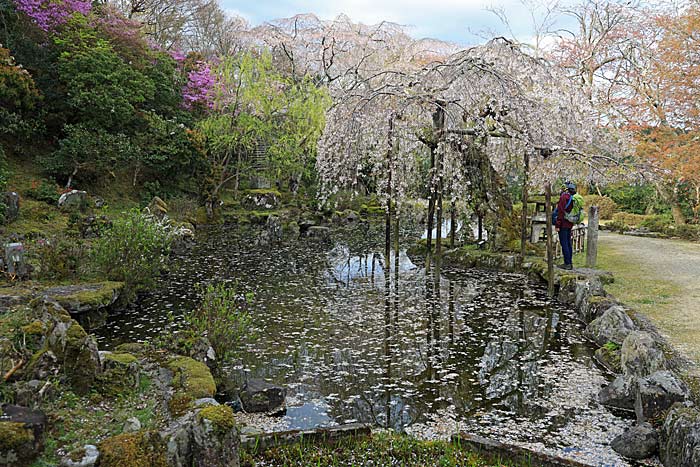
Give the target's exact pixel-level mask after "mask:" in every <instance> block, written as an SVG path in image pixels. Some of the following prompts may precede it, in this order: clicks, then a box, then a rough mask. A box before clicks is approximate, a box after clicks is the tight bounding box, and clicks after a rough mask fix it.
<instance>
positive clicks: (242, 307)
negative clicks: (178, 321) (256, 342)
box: [185, 284, 251, 369]
mask: <svg viewBox="0 0 700 467" xmlns="http://www.w3.org/2000/svg"><path fill="white" fill-rule="evenodd" d="M202 293H203V297H202V303H201V304H200V305H199V307H198V308H197V309H195V310H193V311H191V312H189V313H187V314H185V329H186V331H185V332H186V334H185V338H186V339H188V340H191V339H196V338H199V337H201V336H204V337H207V338H208V339H209V342H210V343H211V346H212V348H213V349H214V352H216V359H217V362H218V364H219V369H221V365H222V364H226V363H228V362H231V360H232V359H233V358H235V356H236V355H237V354H238V352H239V350H240V346H241V342H242V341H243V338H244V337H245V336H246V334H247V333H248V331H249V328H250V323H251V318H250V313H249V312H248V302H249V299H248V297H245V296H242V295H238V294H237V293H236V291H235V289H233V288H230V287H226V285H225V284H217V285H211V284H209V285H207V286H206V287H205V288H203V289H202Z"/></svg>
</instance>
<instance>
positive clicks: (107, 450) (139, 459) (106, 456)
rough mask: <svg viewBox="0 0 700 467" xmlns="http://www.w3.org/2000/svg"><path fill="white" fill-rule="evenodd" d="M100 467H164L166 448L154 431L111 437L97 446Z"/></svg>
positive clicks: (165, 463) (165, 464)
mask: <svg viewBox="0 0 700 467" xmlns="http://www.w3.org/2000/svg"><path fill="white" fill-rule="evenodd" d="M98 449H99V450H100V467H125V466H129V467H166V466H167V460H166V446H165V442H164V441H163V439H162V438H161V437H160V435H159V434H158V432H156V431H138V432H136V433H124V434H121V435H117V436H112V437H111V438H107V439H105V440H104V441H102V442H100V443H99V445H98Z"/></svg>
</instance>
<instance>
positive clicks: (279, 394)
mask: <svg viewBox="0 0 700 467" xmlns="http://www.w3.org/2000/svg"><path fill="white" fill-rule="evenodd" d="M239 397H240V399H241V403H242V404H243V410H245V411H246V412H249V413H256V412H265V413H276V412H282V411H284V409H285V403H284V402H285V398H286V397H287V390H286V389H285V388H283V387H281V386H276V385H274V384H270V383H268V382H266V381H263V380H260V379H252V380H250V381H246V383H245V384H244V385H243V387H242V388H241V393H240V395H239Z"/></svg>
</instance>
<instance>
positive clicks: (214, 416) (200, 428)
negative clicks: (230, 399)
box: [191, 405, 241, 467]
mask: <svg viewBox="0 0 700 467" xmlns="http://www.w3.org/2000/svg"><path fill="white" fill-rule="evenodd" d="M240 443H241V440H240V436H239V434H238V429H237V427H236V421H235V419H234V417H233V410H232V409H231V407H228V406H226V405H211V406H208V407H205V408H203V409H201V410H200V411H199V412H198V413H197V415H196V416H195V423H194V425H193V427H192V464H191V465H193V466H195V467H238V466H239V465H240V463H239V454H238V451H239V448H240Z"/></svg>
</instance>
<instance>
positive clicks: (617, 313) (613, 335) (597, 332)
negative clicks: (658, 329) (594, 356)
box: [586, 306, 636, 345]
mask: <svg viewBox="0 0 700 467" xmlns="http://www.w3.org/2000/svg"><path fill="white" fill-rule="evenodd" d="M635 329H636V328H635V326H634V323H633V322H632V319H631V318H630V317H629V316H627V313H626V312H625V309H624V308H622V307H621V306H613V307H610V308H608V309H607V310H606V311H605V312H604V313H603V314H602V316H600V317H599V318H596V319H595V320H593V321H591V322H590V323H589V324H588V327H587V328H586V335H587V336H588V337H589V338H590V339H591V340H593V341H594V342H595V343H596V344H598V345H605V344H606V343H608V342H612V343H615V344H618V345H621V344H622V342H623V341H624V340H625V338H626V337H627V335H628V334H629V333H630V332H632V331H634V330H635Z"/></svg>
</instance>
